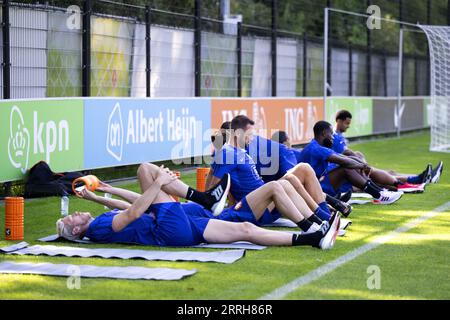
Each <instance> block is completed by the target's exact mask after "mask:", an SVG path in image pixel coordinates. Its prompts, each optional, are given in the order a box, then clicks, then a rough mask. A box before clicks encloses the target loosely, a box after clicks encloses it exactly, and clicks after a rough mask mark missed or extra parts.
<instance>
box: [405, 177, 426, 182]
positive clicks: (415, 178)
mask: <svg viewBox="0 0 450 320" xmlns="http://www.w3.org/2000/svg"><path fill="white" fill-rule="evenodd" d="M406 181H407V182H408V183H414V184H419V183H421V182H422V179H421V178H420V177H419V176H411V177H408V179H406Z"/></svg>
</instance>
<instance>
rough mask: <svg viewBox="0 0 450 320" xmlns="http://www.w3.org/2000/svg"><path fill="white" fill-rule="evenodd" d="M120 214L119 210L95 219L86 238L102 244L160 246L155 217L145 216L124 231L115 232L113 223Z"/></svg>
mask: <svg viewBox="0 0 450 320" xmlns="http://www.w3.org/2000/svg"><path fill="white" fill-rule="evenodd" d="M118 213H119V210H117V209H115V210H113V211H110V212H105V213H103V214H102V215H100V216H98V217H97V218H95V219H94V221H92V222H91V224H90V225H89V227H88V230H87V231H86V237H88V238H89V239H90V240H92V241H95V242H102V243H138V244H143V245H158V242H157V241H156V239H155V236H154V231H155V230H154V229H155V227H156V224H155V219H154V215H152V214H143V215H142V216H141V217H140V218H139V219H137V220H135V221H133V222H132V223H130V224H129V225H128V226H126V227H125V228H124V229H123V230H121V231H119V232H115V231H114V230H113V228H112V221H113V219H114V216H115V215H116V214H118Z"/></svg>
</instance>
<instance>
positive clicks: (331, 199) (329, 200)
mask: <svg viewBox="0 0 450 320" xmlns="http://www.w3.org/2000/svg"><path fill="white" fill-rule="evenodd" d="M325 200H326V202H327V203H329V204H330V205H331V206H332V207H333V208H335V206H336V205H337V204H338V203H339V201H340V200H339V199H336V198H334V197H332V196H330V195H328V194H326V196H325Z"/></svg>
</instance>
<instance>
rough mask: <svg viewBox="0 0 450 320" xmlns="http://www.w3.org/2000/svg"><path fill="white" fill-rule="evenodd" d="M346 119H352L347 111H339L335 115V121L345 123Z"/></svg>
mask: <svg viewBox="0 0 450 320" xmlns="http://www.w3.org/2000/svg"><path fill="white" fill-rule="evenodd" d="M347 118H350V119H351V118H352V114H351V113H350V111H347V110H339V111H338V112H337V113H336V121H338V120H342V121H345V120H346V119H347Z"/></svg>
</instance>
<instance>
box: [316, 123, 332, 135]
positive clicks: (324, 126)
mask: <svg viewBox="0 0 450 320" xmlns="http://www.w3.org/2000/svg"><path fill="white" fill-rule="evenodd" d="M327 129H331V130H333V127H332V126H331V123H329V122H326V121H318V122H316V124H315V125H314V129H313V130H314V136H315V137H318V136H320V135H321V134H322V132H324V131H325V130H327Z"/></svg>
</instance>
